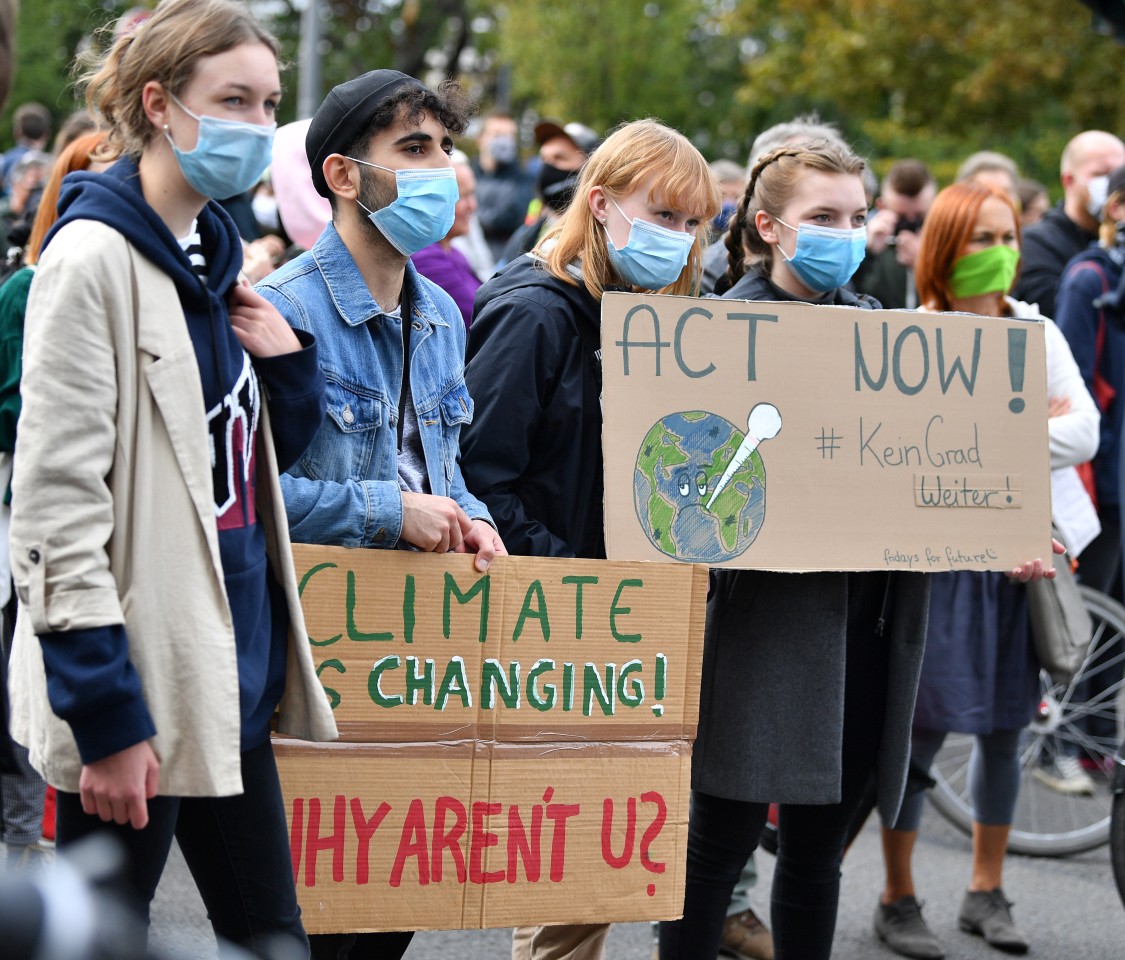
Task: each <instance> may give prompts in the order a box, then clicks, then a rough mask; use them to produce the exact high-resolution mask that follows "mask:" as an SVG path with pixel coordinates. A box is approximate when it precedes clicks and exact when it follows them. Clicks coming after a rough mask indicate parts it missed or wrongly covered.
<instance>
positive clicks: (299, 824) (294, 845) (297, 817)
mask: <svg viewBox="0 0 1125 960" xmlns="http://www.w3.org/2000/svg"><path fill="white" fill-rule="evenodd" d="M304 832H305V800H304V797H294V798H293V816H292V817H290V819H289V859H291V860H292V861H293V876H295V877H299V876H300V875H301V835H302V834H303V833H304Z"/></svg>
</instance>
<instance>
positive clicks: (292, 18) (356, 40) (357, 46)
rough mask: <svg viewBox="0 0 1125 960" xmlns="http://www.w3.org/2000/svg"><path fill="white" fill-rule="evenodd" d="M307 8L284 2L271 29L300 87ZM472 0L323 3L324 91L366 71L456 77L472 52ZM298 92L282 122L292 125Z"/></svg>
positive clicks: (291, 95)
mask: <svg viewBox="0 0 1125 960" xmlns="http://www.w3.org/2000/svg"><path fill="white" fill-rule="evenodd" d="M307 2H308V0H305V2H294V0H283V2H279V3H277V4H273V5H271V6H272V7H276V8H279V10H278V13H277V15H276V18H275V19H273V20H272V22H271V26H272V27H273V28H274V30H275V31H276V32H277V35H278V39H279V40H280V41H281V44H282V52H283V55H284V57H285V59H286V60H287V61H288V62H289V63H290V64H291V65H293V69H291V70H290V71H289V75H288V76H287V78H286V82H287V85H288V86H289V87H290V88H295V87H296V66H297V63H298V53H299V45H300V36H301V11H302V10H303V9H304V7H305V5H306V3H307ZM471 6H472V4H471V0H361V2H356V0H320V18H321V40H320V48H319V53H320V57H321V72H322V86H323V90H324V92H327V91H328V90H330V89H331V88H332V87H334V86H335V85H336V84H338V83H343V82H344V81H346V80H350V79H352V77H357V76H359V75H360V74H361V73H366V72H367V71H368V70H375V69H378V68H382V67H389V68H392V69H395V70H401V71H402V72H403V73H406V74H409V75H410V76H412V77H422V78H427V77H429V75H430V74H431V73H436V74H437V75H438V76H456V75H457V73H458V70H459V67H458V64H459V61H460V59H461V55H462V54H463V53H464V51H465V49H466V47H467V46H468V43H469V39H470V29H471V10H470V8H471ZM294 107H295V96H294V90H293V89H290V92H289V95H288V96H287V102H286V103H284V104H283V109H282V115H281V117H282V119H283V120H284V119H292V116H293V110H294Z"/></svg>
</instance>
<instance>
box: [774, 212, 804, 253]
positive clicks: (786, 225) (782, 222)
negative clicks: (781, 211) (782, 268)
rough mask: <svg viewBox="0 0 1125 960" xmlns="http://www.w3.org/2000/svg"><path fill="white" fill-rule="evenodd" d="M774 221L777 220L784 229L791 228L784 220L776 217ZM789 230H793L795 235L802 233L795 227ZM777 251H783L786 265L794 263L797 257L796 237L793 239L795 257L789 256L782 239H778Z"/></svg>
mask: <svg viewBox="0 0 1125 960" xmlns="http://www.w3.org/2000/svg"><path fill="white" fill-rule="evenodd" d="M773 219H774V220H776V221H777V222H778V223H780V224H781V225H782V226H783V227H789V224H787V223H786V222H785V221H784V220H782V219H781V217H774V218H773ZM789 229H790V230H792V231H793V233H794V234H798V233H800V231H799V230H797V229H796V228H795V227H789ZM777 249H778V250H780V251H781V255H782V256H783V257H784V258H785V262H786V263H790V262H792V260H793V257H795V256H797V240H796V237H794V239H793V257H791V256H789V254H787V253H786V252H785V248H784V247H783V246H782V245H781V237H778V238H777Z"/></svg>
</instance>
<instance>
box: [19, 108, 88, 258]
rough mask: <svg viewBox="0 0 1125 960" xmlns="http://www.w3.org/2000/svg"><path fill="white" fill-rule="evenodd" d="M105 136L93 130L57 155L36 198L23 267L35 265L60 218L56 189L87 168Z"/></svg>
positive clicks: (57, 190)
mask: <svg viewBox="0 0 1125 960" xmlns="http://www.w3.org/2000/svg"><path fill="white" fill-rule="evenodd" d="M106 136H108V134H107V133H106V131H105V130H95V131H94V132H93V133H87V134H86V135H85V136H81V137H79V138H78V139H77V140H74V141H72V142H71V144H70V145H69V146H68V147H67V148H66V149H65V150H63V152H62V153H60V154H59V158H58V159H57V160H56V161H55V165H54V166H53V167H52V168H51V173H50V175H49V176H48V177H47V182H46V183H45V184H43V195H42V196H41V197H40V198H39V209H38V210H37V211H36V212H35V221H34V222H33V223H32V225H31V235H30V236H29V237H28V238H27V252H26V253H25V254H24V258H23V262H24V263H26V264H29V265H30V264H33V263H37V262H38V260H39V248H40V247H42V246H43V241H44V240H45V239H46V238H47V233H48V232H49V231H50V229H51V227H53V226H54V225H55V221H56V220H58V218H59V210H58V207H59V190H60V189H61V188H62V180H63V177H65V176H66V175H67V174H68V173H74V172H75V171H76V170H86V169H88V168H89V166H90V163H91V160H90V154H91V153H93V152H94V150H95V149H97V148H98V147H99V146H101V143H102V141H103V140H105V138H106Z"/></svg>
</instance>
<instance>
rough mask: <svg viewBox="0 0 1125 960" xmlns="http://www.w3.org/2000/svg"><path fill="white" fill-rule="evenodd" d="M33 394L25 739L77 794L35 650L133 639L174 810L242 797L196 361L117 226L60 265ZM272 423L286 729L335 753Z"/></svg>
mask: <svg viewBox="0 0 1125 960" xmlns="http://www.w3.org/2000/svg"><path fill="white" fill-rule="evenodd" d="M22 394H23V411H22V414H21V418H20V424H19V436H18V440H17V444H16V448H17V449H16V455H15V479H14V482H13V491H12V502H13V509H12V532H11V557H12V572H13V576H14V578H15V583H16V590H17V594H18V596H19V603H20V611H19V618H18V621H17V634H16V637H15V641H14V648H13V653H12V661H11V671H10V679H9V683H10V687H11V695H12V696H11V699H12V731H13V735H14V736H15V738H16V739H17V740H19V741H20V742H21V743H23V744H25V745H26V746H27V747H28V748H29V749H30V752H31V763H32V765H33V766H34V767H35V768H36V769H37V770H39V771H40V772H41V773H42V774H43V776H44V777H45V778H46V779H47V781H48V782H49V783H51V784H53V785H54V786H56V787H58V788H61V789H63V790H67V791H72V792H73V791H76V790H77V789H78V778H79V774H80V772H81V766H82V764H81V760H80V759H79V756H78V750H77V746H76V744H75V742H74V738H73V736H72V735H71V733H70V727H69V725H68V724H66V723H64V722H63V721H62V720H60V719H59V718H58V717H56V716H55V715H54V714H53V713H52V712H51V708H50V703H49V701H48V698H47V687H46V679H45V674H44V669H43V657H42V651H41V648H40V645H39V642H38V640H37V638H36V634H39V633H47V632H63V631H68V630H76V629H82V628H90V627H98V626H107V625H111V624H119V623H123V624H124V625H125V628H126V633H127V635H128V638H129V659H130V661H131V662H132V664H133V665H134V667H136V669H137V672H138V674H139V675H140V678H141V682H142V686H143V691H144V697H145V702H146V704H147V706H148V709H149V711H150V713H151V714H152V717H153V720H154V722H155V724H156V730H157V733H156V736H155V737H154V738H153V740H152V745H153V747H154V748H155V750H156V753H157V755H158V756H159V757H160V762H161V767H160V793H161V794H165V795H169V796H226V795H230V794H235V793H240V792H241V791H242V780H241V774H240V770H239V756H240V745H239V703H238V696H239V695H238V675H237V666H236V655H235V642H234V628H233V624H232V620H231V614H230V607H229V605H228V603H227V598H226V589H225V586H224V583H223V574H222V568H221V565H220V560H219V545H218V531H217V527H216V521H215V506H214V494H213V491H212V481H211V467H210V462H211V457H210V453H209V440H208V434H207V428H206V421H205V418H204V403H203V394H202V387H201V385H200V379H199V372H198V368H197V366H196V359H195V351H194V349H193V347H192V344H191V340H190V338H189V335H188V329H187V323H186V321H185V318H184V314H183V310H182V309H181V308H180V303H179V298H178V297H177V295H176V290H175V287H174V285H173V283H172V280H171V279H170V278H169V277H168V275H167V274H165V273H164V272H163V271H161V270H159V269H158V268H157V267H155V266H154V265H153V264H152V263H150V262H149V261H148V260H146V259H145V258H144V257H143V256H142V255H141V254H140V252H139V251H138V250H136V249H135V248H133V247H132V246H131V245H130V244H129V243H128V242H127V241H126V240H125V238H124V237H123V236H121V234H119V233H117V232H116V231H115V230H113V229H112V228H111V227H109V226H106V225H104V224H101V223H97V222H93V221H75V222H72V223H69V224H67V225H66V226H64V227H63V228H62V229H61V230H60V231H59V233H58V235H57V236H56V237H55V238H54V239H53V240H52V242H51V245H50V246H49V247H48V248H47V250H46V252H45V255H44V257H43V259H42V261H41V262H40V265H39V268H38V271H37V273H36V277H35V282H34V283H33V285H32V289H31V295H30V298H29V301H28V308H27V323H26V334H25V346H24V372H23V382H22ZM264 408H265V404H263V417H262V421H261V446H260V453H259V456H258V477H257V496H258V513H259V517H260V519H261V522H262V524H263V527H264V530H265V533H266V540H267V552H268V555H269V559H270V562H271V565H272V567H273V570H274V572H275V574H276V575H277V576H278V578H279V579H280V580H281V582H282V584H283V585H284V588H285V591H286V596H287V598H288V605H289V618H290V631H289V654H288V661H287V674H286V682H285V692H284V696H283V698H282V701H281V706H280V717H279V724H278V728H279V729H280V730H281V732H283V733H288V734H292V735H294V736H297V737H301V738H304V739H310V740H331V739H335V737H336V726H335V722H334V720H333V718H332V712H331V710H330V708H329V705H328V702H327V700H326V698H325V695H324V692H323V690H322V688H321V686H320V683H319V681H318V680H317V678H316V675H315V671H314V668H313V663H312V656H311V653H310V650H309V645H308V641H307V638H306V632H305V623H304V619H303V617H302V614H301V607H300V603H299V601H298V598H297V584H296V578H295V574H294V569H293V560H292V556H291V554H290V549H289V534H288V527H287V523H286V518H285V506H284V502H283V501H282V497H281V488H280V486H279V484H278V474H277V460H276V456H275V453H274V448H273V442H272V435H271V433H270V427H269V419H268V415H267V414H266V411H265V409H264Z"/></svg>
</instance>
